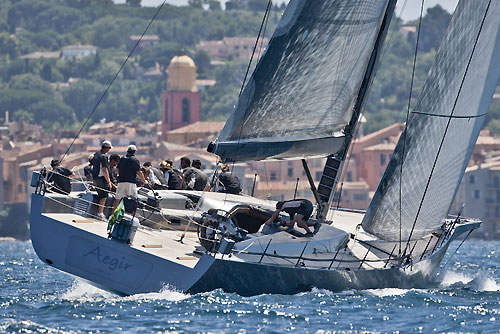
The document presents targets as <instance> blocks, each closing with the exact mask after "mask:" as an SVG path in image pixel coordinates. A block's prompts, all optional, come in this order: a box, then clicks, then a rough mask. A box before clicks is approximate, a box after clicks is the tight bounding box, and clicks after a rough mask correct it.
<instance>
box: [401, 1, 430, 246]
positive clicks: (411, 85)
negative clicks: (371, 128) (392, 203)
mask: <svg viewBox="0 0 500 334" xmlns="http://www.w3.org/2000/svg"><path fill="white" fill-rule="evenodd" d="M424 3H425V0H422V4H421V6H420V18H419V20H418V31H417V41H416V43H415V55H414V57H413V69H412V72H411V82H410V95H409V97H408V109H407V110H406V122H405V129H404V131H403V134H402V135H403V136H404V137H403V154H402V155H401V165H400V167H399V255H401V245H402V242H403V235H402V229H403V223H402V217H401V216H402V213H401V212H402V208H401V206H402V203H401V202H402V197H403V165H404V162H405V151H406V130H407V129H408V119H409V118H410V109H411V98H412V95H413V83H414V81H415V68H416V67H417V55H418V44H419V41H420V30H421V28H422V17H423V15H424Z"/></svg>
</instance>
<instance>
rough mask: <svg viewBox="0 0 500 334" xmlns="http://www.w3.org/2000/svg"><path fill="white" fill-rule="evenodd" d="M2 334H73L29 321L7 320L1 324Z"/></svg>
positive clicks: (70, 331) (69, 331) (0, 330)
mask: <svg viewBox="0 0 500 334" xmlns="http://www.w3.org/2000/svg"><path fill="white" fill-rule="evenodd" d="M0 332H1V333H46V334H73V333H78V332H75V331H72V330H65V329H61V328H51V327H47V326H43V325H40V324H37V323H36V322H33V321H29V320H6V321H3V322H0Z"/></svg>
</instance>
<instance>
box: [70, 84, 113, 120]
mask: <svg viewBox="0 0 500 334" xmlns="http://www.w3.org/2000/svg"><path fill="white" fill-rule="evenodd" d="M104 90H105V87H104V86H103V85H101V84H99V83H97V82H95V81H90V80H83V79H82V80H78V81H77V82H76V83H74V84H72V85H71V86H70V87H69V88H68V89H67V90H66V91H63V101H64V103H66V104H67V105H68V106H70V107H71V108H73V110H74V112H75V116H76V118H77V120H78V121H82V120H84V119H86V118H87V116H88V115H89V113H90V111H91V110H92V109H93V108H94V106H95V105H96V103H97V101H98V100H99V98H100V97H101V96H102V94H103V93H104ZM101 107H102V106H101ZM93 119H94V120H98V118H97V117H96V116H95V117H94V118H93Z"/></svg>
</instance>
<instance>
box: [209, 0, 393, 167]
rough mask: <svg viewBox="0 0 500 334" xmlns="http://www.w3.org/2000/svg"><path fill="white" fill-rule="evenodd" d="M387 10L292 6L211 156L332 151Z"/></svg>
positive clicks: (330, 3) (339, 1) (329, 2)
mask: <svg viewBox="0 0 500 334" xmlns="http://www.w3.org/2000/svg"><path fill="white" fill-rule="evenodd" d="M389 3H391V4H392V5H393V3H394V1H392V0H391V1H390V0H349V1H346V0H291V1H290V3H289V5H288V7H287V9H286V11H285V13H284V14H283V18H282V19H281V21H280V23H279V25H278V27H277V28H276V31H275V32H274V35H273V37H272V38H271V40H270V43H269V45H268V49H267V50H266V52H265V54H264V56H263V57H262V59H261V60H260V61H259V63H258V65H257V67H256V69H255V72H254V73H253V75H252V77H251V78H250V79H249V81H248V83H247V85H246V87H245V89H244V91H243V93H242V95H241V97H240V99H239V101H238V104H237V106H236V110H235V111H234V113H233V114H232V115H231V117H230V118H229V120H228V121H227V123H226V126H225V127H224V129H223V130H222V132H221V134H220V136H219V138H218V140H217V142H216V144H215V147H213V148H212V149H211V151H212V152H214V153H216V154H217V155H219V156H220V157H221V158H222V159H223V160H226V161H228V160H229V161H231V160H232V161H235V160H260V159H266V158H286V157H305V156H321V155H323V156H324V155H328V154H332V153H335V152H337V151H338V150H339V149H340V148H341V147H342V145H343V143H344V135H343V133H342V132H340V130H342V129H343V128H344V127H345V126H346V124H347V123H349V121H350V119H351V115H352V110H353V107H354V104H355V103H356V99H357V96H358V93H359V90H360V87H361V85H362V82H363V79H364V78H365V73H366V70H367V68H368V65H369V62H370V59H371V55H372V53H373V51H374V47H375V43H376V40H377V37H378V33H379V30H380V27H381V25H382V22H383V20H384V18H385V15H386V12H390V13H391V14H392V11H393V8H390V10H388V4H389ZM389 19H390V17H389Z"/></svg>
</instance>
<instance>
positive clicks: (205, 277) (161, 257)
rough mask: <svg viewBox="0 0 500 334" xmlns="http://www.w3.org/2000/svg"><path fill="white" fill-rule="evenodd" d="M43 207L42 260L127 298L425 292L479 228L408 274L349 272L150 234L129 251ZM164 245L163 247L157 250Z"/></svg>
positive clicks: (461, 228) (35, 204)
mask: <svg viewBox="0 0 500 334" xmlns="http://www.w3.org/2000/svg"><path fill="white" fill-rule="evenodd" d="M44 200H45V197H44V196H42V195H39V194H34V195H33V198H32V206H31V210H32V211H31V239H32V242H33V247H34V249H35V251H36V253H37V255H38V256H39V257H40V259H42V260H43V261H44V262H45V263H47V264H49V265H51V266H53V267H55V268H58V269H59V270H62V271H64V272H67V273H69V274H71V275H74V276H77V277H80V278H82V279H84V280H86V281H89V282H91V283H92V284H94V285H96V286H98V287H100V288H103V289H106V290H109V291H113V292H115V293H118V294H123V295H130V294H137V293H147V292H156V291H159V290H161V289H162V288H163V287H165V286H170V287H171V288H174V289H177V290H179V291H183V292H192V293H196V292H202V291H210V290H213V289H216V288H222V289H224V290H225V291H228V292H236V293H238V294H241V295H255V294H262V293H280V294H293V293H298V292H301V291H306V290H309V289H311V288H312V287H317V288H321V289H327V290H330V291H340V290H345V289H373V288H388V287H419V286H425V285H428V284H429V282H431V281H432V278H433V277H434V275H435V272H436V270H437V268H438V266H439V263H440V262H441V259H442V257H443V256H444V254H445V252H446V249H447V248H448V245H449V243H450V241H451V240H453V239H454V238H456V236H458V235H459V234H462V233H463V232H466V231H468V230H470V229H472V228H476V227H477V226H478V224H479V223H475V224H461V225H457V227H456V228H455V229H454V231H453V232H452V233H450V237H448V238H447V240H445V241H444V242H442V245H441V246H439V247H436V249H435V251H434V252H432V253H429V254H428V255H426V256H425V257H424V258H423V260H421V261H418V262H416V263H413V264H412V265H411V266H409V265H407V266H397V267H393V268H391V265H386V266H379V267H380V268H374V267H373V266H371V265H370V266H367V265H366V263H365V264H363V262H361V261H359V260H358V261H357V262H356V261H352V262H351V263H346V264H341V263H340V262H339V263H337V262H332V264H334V265H330V266H329V267H330V268H328V262H330V260H326V259H325V261H324V263H323V264H321V262H318V263H319V264H315V263H312V262H311V263H310V261H309V262H308V261H307V258H310V257H311V256H312V255H308V256H309V257H308V256H306V255H304V257H303V258H302V259H301V258H299V259H298V260H295V259H293V260H289V259H288V260H287V259H281V260H283V261H285V264H282V263H280V261H279V260H280V257H279V256H278V257H276V256H275V257H274V258H273V253H268V254H269V255H265V256H262V255H248V254H247V255H245V254H244V253H240V254H233V256H228V255H222V254H217V255H215V256H214V255H213V254H200V253H193V250H194V248H195V247H196V242H195V241H193V238H185V239H184V240H185V242H184V243H178V242H175V241H170V242H167V240H172V238H173V237H178V236H179V235H180V233H176V232H170V231H158V232H155V233H153V232H151V231H148V230H145V229H139V231H138V232H137V234H136V239H135V241H134V244H133V245H132V246H131V245H125V244H121V243H118V242H116V241H113V240H109V239H108V238H107V234H106V233H105V232H106V224H105V223H103V222H98V221H93V220H90V219H83V221H78V219H75V217H80V216H77V215H70V214H50V213H43V205H44ZM68 217H69V218H68ZM80 218H82V217H80ZM67 219H70V220H69V221H68V220H67ZM172 233H173V234H172ZM188 233H189V232H188ZM192 234H193V235H194V233H192ZM193 235H192V236H193ZM294 239H295V238H294ZM299 239H305V238H299ZM299 241H300V240H299ZM160 243H161V244H162V245H163V246H162V247H161V248H155V247H156V246H158V244H160ZM351 251H352V252H351ZM353 252H354V250H350V253H351V254H352V253H353ZM301 255H302V254H301ZM330 257H331V255H330ZM365 257H366V256H365ZM295 262H297V263H296V264H297V265H295ZM382 264H383V263H382ZM358 266H359V268H358Z"/></svg>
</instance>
